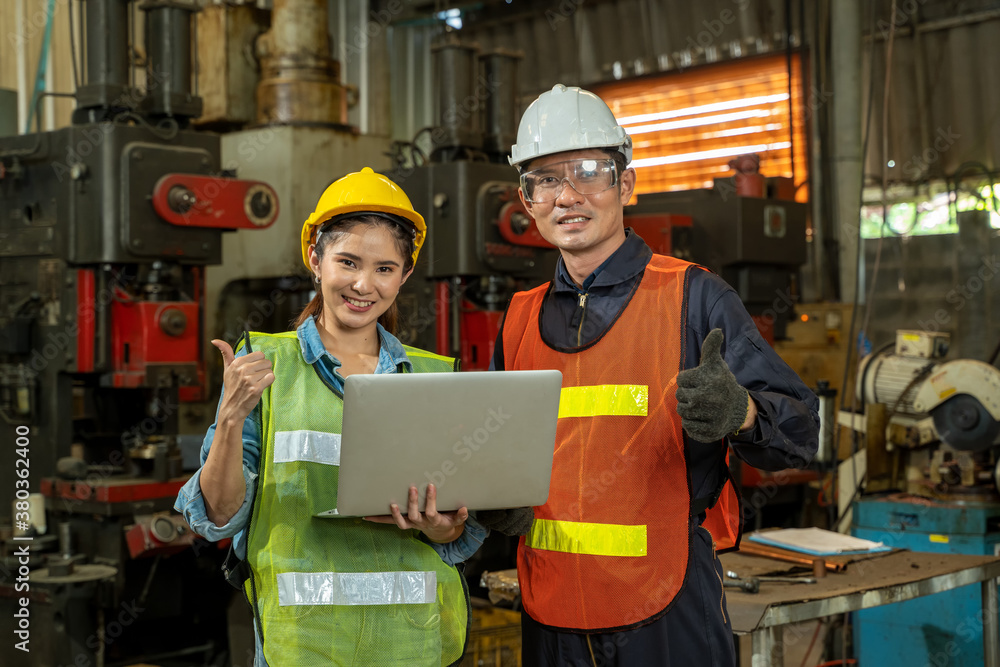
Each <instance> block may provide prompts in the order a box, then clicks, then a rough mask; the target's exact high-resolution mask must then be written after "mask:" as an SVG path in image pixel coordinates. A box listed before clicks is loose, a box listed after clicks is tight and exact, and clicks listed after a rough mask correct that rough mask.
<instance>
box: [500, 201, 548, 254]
mask: <svg viewBox="0 0 1000 667" xmlns="http://www.w3.org/2000/svg"><path fill="white" fill-rule="evenodd" d="M497 226H498V227H499V228H500V236H502V237H503V240H504V241H506V242H507V243H510V244H512V245H525V246H532V247H534V248H555V246H554V245H552V244H551V243H549V242H548V241H546V240H545V238H544V237H543V236H542V235H541V234H540V233H539V231H538V227H536V226H535V221H534V219H532V217H531V216H530V215H528V211H527V210H525V208H524V204H522V203H521V202H520V201H509V202H507V203H506V204H504V205H503V208H501V209H500V215H499V217H498V218H497Z"/></svg>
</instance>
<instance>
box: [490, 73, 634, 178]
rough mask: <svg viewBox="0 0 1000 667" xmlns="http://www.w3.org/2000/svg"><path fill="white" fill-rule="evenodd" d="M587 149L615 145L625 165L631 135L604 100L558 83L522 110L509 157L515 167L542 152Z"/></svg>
mask: <svg viewBox="0 0 1000 667" xmlns="http://www.w3.org/2000/svg"><path fill="white" fill-rule="evenodd" d="M587 148H616V149H618V151H619V152H620V153H621V154H622V155H624V156H625V164H626V165H628V163H629V162H631V161H632V137H630V136H628V133H627V132H625V129H624V128H623V127H622V126H621V125H619V124H618V121H617V120H615V115H614V114H613V113H611V109H609V108H608V105H607V104H605V103H604V100H602V99H601V98H600V97H598V96H597V95H595V94H594V93H592V92H590V91H589V90H583V89H582V88H577V87H575V86H574V87H572V88H567V87H566V86H564V85H562V84H561V83H557V84H556V85H554V86H553V87H552V90H547V91H545V92H544V93H542V94H541V95H539V96H538V99H536V100H535V101H534V102H532V103H531V104H530V105H529V106H528V108H527V109H525V111H524V115H523V116H521V124H520V126H518V128H517V143H516V144H514V145H513V146H511V149H510V158H509V160H510V163H511V164H512V165H513V166H515V167H516V166H518V165H519V164H521V163H523V162H527V161H529V160H534V159H535V158H537V157H541V156H543V155H552V154H553V153H562V152H563V151H578V150H584V149H587Z"/></svg>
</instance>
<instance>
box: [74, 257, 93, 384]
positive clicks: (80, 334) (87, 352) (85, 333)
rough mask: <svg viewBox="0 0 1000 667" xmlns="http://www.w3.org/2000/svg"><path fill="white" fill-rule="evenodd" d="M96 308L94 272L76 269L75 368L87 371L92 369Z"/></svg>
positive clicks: (79, 370) (82, 371) (81, 371)
mask: <svg viewBox="0 0 1000 667" xmlns="http://www.w3.org/2000/svg"><path fill="white" fill-rule="evenodd" d="M96 314H97V310H96V307H95V304H94V272H93V271H92V270H90V269H78V270H77V272H76V326H77V333H76V370H77V372H80V373H89V372H91V371H93V370H94V330H95V328H96V327H95V321H94V319H95V317H96Z"/></svg>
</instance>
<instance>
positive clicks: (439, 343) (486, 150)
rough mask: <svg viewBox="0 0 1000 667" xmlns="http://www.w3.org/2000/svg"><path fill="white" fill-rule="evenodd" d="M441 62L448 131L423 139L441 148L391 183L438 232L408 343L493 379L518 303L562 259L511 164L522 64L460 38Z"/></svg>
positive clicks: (447, 45)
mask: <svg viewBox="0 0 1000 667" xmlns="http://www.w3.org/2000/svg"><path fill="white" fill-rule="evenodd" d="M432 53H433V58H434V71H435V73H436V78H437V85H436V88H437V90H438V98H437V112H438V116H437V117H438V118H439V119H440V121H441V124H440V125H439V126H436V127H433V128H427V129H426V130H421V134H422V133H424V132H425V131H426V132H428V133H429V134H430V139H431V144H432V148H431V151H430V154H429V156H427V160H426V162H425V163H423V164H421V163H419V162H418V163H417V164H413V163H410V164H405V165H398V166H397V167H396V168H395V169H394V170H393V171H391V172H389V174H388V175H389V177H390V178H392V179H393V180H394V181H396V183H398V184H399V185H400V187H402V188H403V190H404V191H405V192H406V194H407V196H408V197H409V198H410V201H411V202H412V203H413V206H414V208H416V210H417V211H420V212H421V213H422V214H423V216H424V218H425V220H426V221H427V228H428V239H427V244H426V245H425V246H424V249H423V251H422V252H421V253H420V257H419V259H418V260H417V265H416V267H415V268H414V274H413V276H411V278H410V280H409V281H407V283H406V285H405V286H404V290H403V292H402V293H401V294H400V296H399V300H398V302H399V304H400V312H401V315H402V317H401V321H402V325H403V330H402V331H401V332H400V338H401V339H402V340H404V341H405V342H407V343H409V344H412V345H416V346H417V347H423V348H425V349H430V350H435V351H436V352H438V353H439V354H447V355H450V356H454V357H458V358H460V359H461V360H462V367H463V368H464V369H466V370H485V369H486V368H488V367H489V364H490V358H491V357H492V355H493V346H494V343H495V339H496V335H497V332H498V331H499V322H500V318H501V316H502V315H503V311H504V308H506V306H507V302H508V301H509V300H510V297H511V296H512V295H513V293H514V292H516V291H518V290H524V289H530V288H532V287H535V286H536V285H539V284H541V283H543V282H545V281H547V280H549V279H551V277H552V275H553V273H554V271H555V261H556V258H557V256H558V255H557V252H556V250H555V249H554V248H553V247H552V246H551V245H550V244H549V243H548V242H547V241H546V240H545V239H544V238H542V236H541V234H539V233H538V230H537V228H536V227H535V224H534V220H532V218H531V216H529V215H528V213H527V211H525V209H524V206H523V204H521V201H520V198H519V197H518V193H517V189H518V186H519V181H518V174H517V170H516V169H514V168H513V167H511V166H510V165H509V164H508V162H507V155H508V153H509V152H510V146H511V145H512V144H513V143H514V140H515V139H516V132H517V122H518V110H517V66H518V61H519V60H520V59H521V55H520V54H519V53H516V52H509V51H503V50H498V51H493V52H490V53H487V54H482V55H480V53H479V50H478V47H477V46H476V45H474V44H469V43H463V42H462V41H460V40H459V39H458V38H457V37H455V36H454V34H453V33H448V34H445V35H444V36H443V37H442V38H441V39H439V40H438V41H437V42H436V43H435V45H434V46H433V48H432ZM484 127H485V130H484V129H483V128H484Z"/></svg>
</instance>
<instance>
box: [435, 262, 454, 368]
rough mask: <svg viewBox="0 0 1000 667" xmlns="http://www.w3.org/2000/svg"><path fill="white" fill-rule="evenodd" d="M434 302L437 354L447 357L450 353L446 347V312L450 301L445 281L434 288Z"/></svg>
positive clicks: (448, 347) (447, 337)
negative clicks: (435, 309) (435, 308)
mask: <svg viewBox="0 0 1000 667" xmlns="http://www.w3.org/2000/svg"><path fill="white" fill-rule="evenodd" d="M434 300H435V306H436V307H437V323H436V325H437V328H436V329H435V333H436V335H437V353H438V354H442V355H447V354H448V353H449V352H450V351H451V346H450V345H448V339H449V333H448V311H449V309H450V306H451V301H450V298H449V296H448V283H447V281H444V280H440V281H438V283H437V285H436V286H435V292H434Z"/></svg>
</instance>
